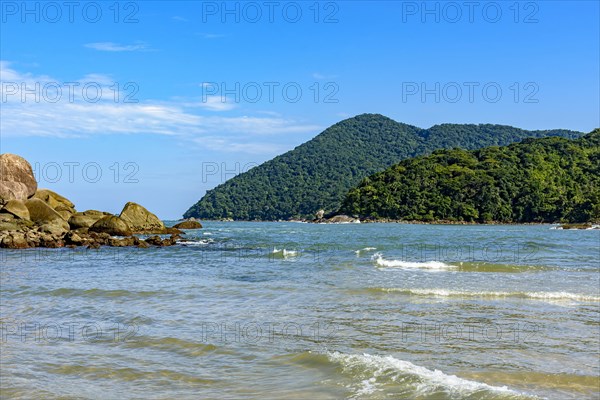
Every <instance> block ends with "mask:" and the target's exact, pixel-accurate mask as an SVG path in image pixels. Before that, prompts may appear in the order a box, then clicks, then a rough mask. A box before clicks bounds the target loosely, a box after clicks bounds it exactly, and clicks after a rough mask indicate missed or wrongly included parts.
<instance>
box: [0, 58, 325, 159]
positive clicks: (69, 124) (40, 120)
mask: <svg viewBox="0 0 600 400" xmlns="http://www.w3.org/2000/svg"><path fill="white" fill-rule="evenodd" d="M0 77H1V80H2V82H1V83H2V84H1V90H0V96H1V98H2V100H1V101H2V107H1V110H0V112H1V115H0V131H1V132H2V137H3V138H5V137H34V136H38V137H56V138H77V137H87V136H95V135H106V134H155V135H168V136H172V137H174V138H176V139H177V140H181V141H183V142H186V141H187V142H190V141H191V142H193V143H197V144H200V145H204V146H206V147H209V148H212V149H219V150H223V151H236V152H247V153H253V154H259V153H262V154H274V153H275V152H277V151H279V150H281V151H282V150H285V146H283V145H281V144H273V143H264V142H257V141H256V140H255V139H253V138H257V137H260V136H264V135H267V136H276V135H286V136H287V135H290V134H299V133H318V132H319V131H320V130H321V127H319V126H316V125H313V124H305V123H302V122H298V121H295V120H293V119H289V118H284V117H281V116H227V117H225V116H216V115H202V114H199V113H198V112H197V111H198V108H199V107H202V108H204V109H208V110H210V109H211V107H212V108H213V109H214V110H217V111H223V110H224V108H222V107H230V108H228V109H232V108H233V105H232V104H228V103H221V102H220V97H218V100H219V101H218V102H217V101H215V100H211V101H210V102H206V103H198V102H189V101H188V102H186V101H184V100H178V101H166V102H165V101H151V100H148V101H140V102H139V103H124V102H123V99H124V95H125V93H120V92H117V93H115V92H114V90H112V89H111V87H112V86H111V85H112V80H111V79H110V77H109V76H106V75H100V74H89V75H86V76H85V77H83V78H80V79H75V80H73V81H75V82H79V83H80V84H81V85H80V86H79V87H77V88H76V89H75V90H74V93H75V95H74V96H73V98H72V99H70V98H69V96H68V95H67V94H66V93H63V95H62V97H61V98H60V100H59V101H57V102H52V101H48V99H47V98H46V97H45V96H43V95H41V96H40V99H39V100H40V101H38V102H36V101H35V100H36V99H35V97H34V96H33V95H31V94H29V95H25V97H23V93H21V84H25V85H26V87H27V89H31V88H34V87H36V84H39V86H38V87H41V88H43V87H44V86H45V85H46V84H47V83H49V82H51V83H52V82H53V83H55V84H56V83H58V82H57V81H56V80H54V79H52V78H50V77H48V76H34V75H32V74H28V73H21V72H19V71H17V70H15V69H13V68H11V66H10V64H9V63H7V62H2V61H0ZM86 80H88V81H87V82H89V81H93V82H95V83H97V84H98V85H99V87H100V88H101V90H102V98H101V99H99V100H98V101H97V102H95V103H92V102H89V101H86V99H85V98H84V96H82V94H81V87H83V86H84V85H85V82H86ZM15 89H16V91H15ZM77 89H79V91H78V90H77ZM49 93H50V94H51V96H53V97H52V98H55V97H56V93H51V92H49ZM115 95H118V96H117V97H118V99H119V101H117V102H115V99H114V97H115ZM23 100H25V101H23ZM208 104H210V105H208ZM240 138H242V139H243V140H240Z"/></svg>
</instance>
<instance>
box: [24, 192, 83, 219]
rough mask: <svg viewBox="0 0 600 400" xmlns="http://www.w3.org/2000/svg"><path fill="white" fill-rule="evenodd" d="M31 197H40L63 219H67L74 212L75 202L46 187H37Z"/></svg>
mask: <svg viewBox="0 0 600 400" xmlns="http://www.w3.org/2000/svg"><path fill="white" fill-rule="evenodd" d="M33 198H36V199H40V200H42V201H43V202H44V203H46V204H48V205H49V206H50V207H52V208H53V209H54V210H55V211H56V212H57V213H59V214H60V215H61V216H62V217H63V219H65V220H67V221H68V220H69V218H70V217H71V215H73V214H75V212H76V211H75V204H73V203H72V202H71V201H70V200H69V199H67V198H66V197H63V196H61V195H60V194H58V193H55V192H53V191H52V190H48V189H38V191H37V192H35V194H34V195H33Z"/></svg>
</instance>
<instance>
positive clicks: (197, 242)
mask: <svg viewBox="0 0 600 400" xmlns="http://www.w3.org/2000/svg"><path fill="white" fill-rule="evenodd" d="M213 242H214V240H212V239H200V240H180V241H178V242H177V244H181V245H184V246H206V245H207V244H210V243H213Z"/></svg>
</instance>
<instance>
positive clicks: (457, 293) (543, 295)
mask: <svg viewBox="0 0 600 400" xmlns="http://www.w3.org/2000/svg"><path fill="white" fill-rule="evenodd" d="M381 290H382V291H385V292H400V293H403V294H407V295H413V296H427V297H473V298H477V297H480V298H484V297H498V298H504V297H516V298H525V299H535V300H550V301H560V300H571V301H579V302H600V296H589V295H583V294H577V293H569V292H485V291H478V292H476V291H466V290H449V289H403V288H382V289H381Z"/></svg>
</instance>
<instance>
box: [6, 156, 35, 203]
mask: <svg viewBox="0 0 600 400" xmlns="http://www.w3.org/2000/svg"><path fill="white" fill-rule="evenodd" d="M36 190H37V182H36V180H35V176H34V175H33V170H32V169H31V165H30V164H29V163H28V162H27V160H25V159H24V158H23V157H19V156H17V155H15V154H9V153H4V154H1V155H0V204H5V203H6V202H7V201H9V200H22V201H23V200H27V199H28V198H29V197H31V196H33V195H34V194H35V191H36Z"/></svg>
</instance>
